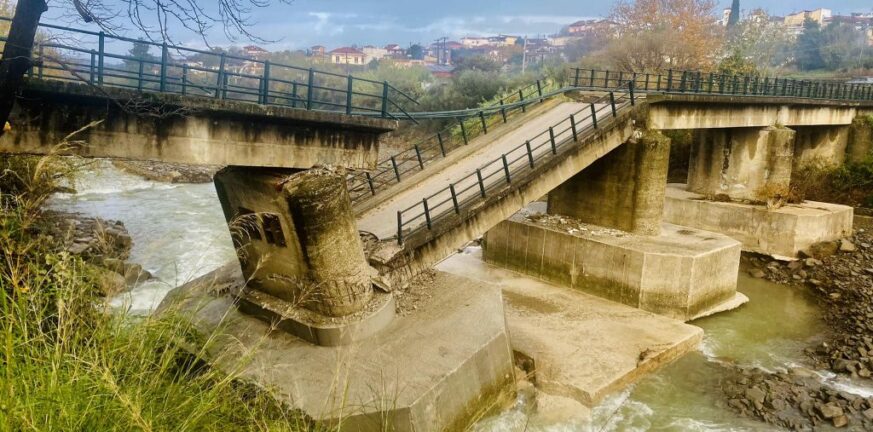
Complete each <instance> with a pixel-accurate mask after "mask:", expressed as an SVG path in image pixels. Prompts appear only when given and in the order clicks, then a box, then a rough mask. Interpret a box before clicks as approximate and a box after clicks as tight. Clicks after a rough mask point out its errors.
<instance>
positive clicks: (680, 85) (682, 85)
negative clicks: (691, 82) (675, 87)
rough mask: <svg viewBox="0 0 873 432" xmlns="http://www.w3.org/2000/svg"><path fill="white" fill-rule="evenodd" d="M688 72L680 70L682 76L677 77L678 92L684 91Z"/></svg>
mask: <svg viewBox="0 0 873 432" xmlns="http://www.w3.org/2000/svg"><path fill="white" fill-rule="evenodd" d="M687 75H688V72H686V71H682V78H680V79H679V92H681V93H685V80H686V76H687Z"/></svg>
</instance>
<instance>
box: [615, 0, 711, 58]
mask: <svg viewBox="0 0 873 432" xmlns="http://www.w3.org/2000/svg"><path fill="white" fill-rule="evenodd" d="M610 19H611V20H612V21H615V22H616V23H617V24H618V25H617V26H615V27H613V28H609V27H604V31H605V32H606V33H607V34H606V37H608V38H609V40H610V42H609V43H608V44H607V47H606V49H605V50H604V51H603V52H602V53H601V55H602V56H603V57H604V58H605V62H606V63H609V64H611V65H612V66H614V67H618V68H622V69H628V70H637V71H643V70H655V69H664V68H667V67H669V68H673V69H698V68H701V69H706V68H711V67H712V66H713V65H714V64H715V62H716V60H717V58H718V54H719V52H720V48H721V45H722V37H721V34H722V27H721V26H719V25H717V21H716V18H715V1H714V0H619V1H618V2H617V3H616V4H615V6H614V7H613V9H612V13H611V14H610Z"/></svg>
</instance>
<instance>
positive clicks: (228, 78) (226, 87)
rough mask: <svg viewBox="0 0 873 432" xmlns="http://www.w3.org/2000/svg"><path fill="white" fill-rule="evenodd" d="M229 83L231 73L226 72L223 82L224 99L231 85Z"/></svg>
mask: <svg viewBox="0 0 873 432" xmlns="http://www.w3.org/2000/svg"><path fill="white" fill-rule="evenodd" d="M228 84H230V75H229V74H227V73H225V74H224V82H222V83H221V98H222V99H227V90H228V87H229V85H228Z"/></svg>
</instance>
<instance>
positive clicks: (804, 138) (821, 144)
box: [793, 126, 849, 170]
mask: <svg viewBox="0 0 873 432" xmlns="http://www.w3.org/2000/svg"><path fill="white" fill-rule="evenodd" d="M794 130H795V131H796V132H797V136H796V138H795V139H794V167H793V169H795V170H797V169H800V168H802V167H804V166H809V165H816V166H840V165H842V164H843V163H845V161H846V148H847V146H848V143H849V126H804V127H796V128H794Z"/></svg>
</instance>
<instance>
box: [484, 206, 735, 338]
mask: <svg viewBox="0 0 873 432" xmlns="http://www.w3.org/2000/svg"><path fill="white" fill-rule="evenodd" d="M484 257H485V261H486V262H488V263H491V264H495V265H498V266H501V267H504V268H507V269H509V270H513V271H517V272H519V273H523V274H526V275H530V276H533V277H535V278H538V279H541V280H544V281H547V282H551V283H555V284H559V285H563V286H567V287H571V288H576V289H579V290H582V291H584V292H587V293H590V294H594V295H597V296H600V297H603V298H606V299H609V300H612V301H616V302H619V303H623V304H626V305H629V306H633V307H636V308H639V309H643V310H646V311H650V312H654V313H657V314H660V315H664V316H668V317H671V318H676V319H680V320H684V321H687V320H692V319H695V318H698V317H700V316H704V315H708V314H710V313H712V312H713V311H715V310H721V309H722V308H723V305H724V304H727V303H730V302H732V301H733V300H734V299H735V297H736V295H737V293H736V285H737V273H738V271H739V262H740V244H739V243H738V242H737V241H735V240H733V239H731V238H729V237H727V236H724V235H719V234H714V233H710V232H703V231H699V230H695V229H688V228H684V227H679V226H676V225H670V224H662V227H661V234H660V235H658V236H640V235H634V234H630V233H625V232H621V231H616V230H607V229H604V228H601V227H597V226H593V225H576V226H575V227H574V228H571V229H567V228H562V227H555V226H550V225H548V224H541V223H539V222H533V221H531V220H528V219H527V218H525V217H524V216H522V215H515V216H513V217H512V218H511V219H509V220H507V221H505V222H503V223H501V224H500V225H498V226H497V227H495V228H494V229H492V230H491V231H489V232H488V234H487V235H486V236H485V252H484Z"/></svg>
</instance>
